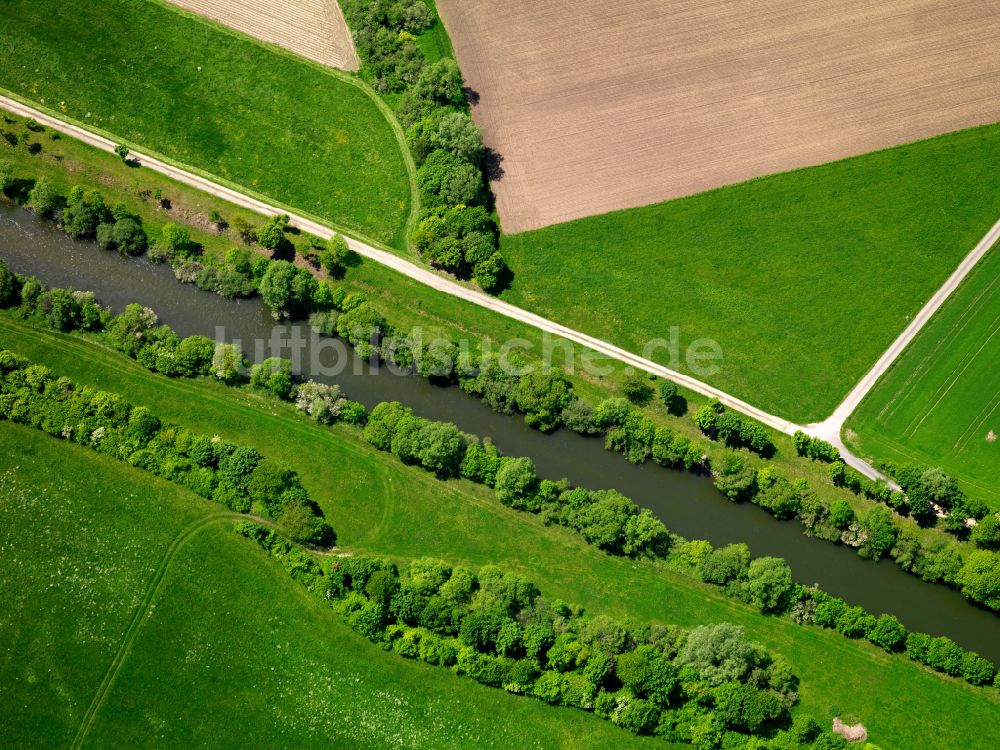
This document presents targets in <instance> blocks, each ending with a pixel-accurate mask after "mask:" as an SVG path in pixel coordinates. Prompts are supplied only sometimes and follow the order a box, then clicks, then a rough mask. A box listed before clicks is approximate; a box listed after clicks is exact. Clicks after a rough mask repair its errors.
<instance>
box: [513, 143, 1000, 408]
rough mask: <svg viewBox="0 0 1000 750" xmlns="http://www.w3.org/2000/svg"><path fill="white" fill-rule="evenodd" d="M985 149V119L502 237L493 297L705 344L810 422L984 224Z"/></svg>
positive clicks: (728, 382) (569, 320)
mask: <svg viewBox="0 0 1000 750" xmlns="http://www.w3.org/2000/svg"><path fill="white" fill-rule="evenodd" d="M998 154H1000V126H996V125H994V126H989V127H983V128H977V129H973V130H967V131H963V132H959V133H953V134H950V135H945V136H941V137H939V138H934V139H931V140H927V141H922V142H919V143H914V144H911V145H907V146H901V147H899V148H893V149H889V150H886V151H880V152H877V153H873V154H868V155H865V156H860V157H857V158H853V159H848V160H846V161H840V162H836V163H833V164H827V165H824V166H821V167H814V168H810V169H803V170H799V171H796V172H789V173H786V174H780V175H776V176H773V177H766V178H762V179H759V180H754V181H752V182H748V183H744V184H741V185H735V186H732V187H726V188H722V189H719V190H715V191H712V192H708V193H703V194H701V195H696V196H692V197H690V198H684V199H680V200H675V201H670V202H667V203H661V204H658V205H654V206H649V207H646V208H637V209H631V210H627V211H620V212H617V213H612V214H607V215H604V216H598V217H593V218H588V219H582V220H579V221H574V222H570V223H567V224H561V225H558V226H553V227H548V228H545V229H541V230H538V231H534V232H528V233H524V234H518V235H513V236H507V237H505V238H504V243H503V251H504V257H505V258H506V259H507V261H508V263H509V265H510V266H511V268H512V269H513V271H514V274H515V278H514V285H513V288H512V289H511V290H510V291H509V292H507V293H505V295H504V297H505V299H507V300H508V301H510V302H513V303H515V304H517V305H520V306H522V307H525V308H527V309H530V310H533V311H535V312H537V313H540V314H542V315H545V316H546V317H549V318H552V319H554V320H558V321H559V322H560V323H563V324H565V325H568V326H571V327H573V328H576V329H578V330H581V331H586V332H587V333H590V334H592V335H595V336H598V337H600V338H604V339H606V340H609V341H613V342H615V343H616V344H619V345H620V346H623V347H624V348H626V349H629V350H631V351H636V352H640V351H641V350H642V347H643V345H644V344H645V343H646V342H647V341H649V340H650V339H653V338H658V337H662V338H669V333H670V328H671V327H672V326H677V327H678V328H679V335H680V341H681V344H682V346H686V345H688V344H690V343H691V342H692V341H694V340H696V339H699V338H702V337H707V338H710V339H713V340H715V341H717V342H718V343H719V344H720V345H721V347H722V350H723V353H724V360H723V362H722V366H721V369H720V370H719V372H718V373H717V374H715V375H712V376H710V377H707V378H705V379H707V380H708V381H709V382H710V383H712V384H713V385H716V386H718V387H720V388H723V389H724V390H727V391H729V392H731V393H733V394H735V395H737V396H740V397H741V398H743V399H745V400H747V401H749V402H750V403H753V404H754V405H756V406H759V407H762V408H764V409H767V410H768V411H771V412H773V413H778V414H781V415H782V416H785V417H788V418H790V419H792V420H794V421H797V422H799V423H802V424H805V423H807V422H812V421H818V420H821V419H823V418H825V417H827V416H829V414H830V413H831V412H832V411H833V408H834V407H835V406H836V404H837V403H838V402H839V401H840V400H841V398H842V397H843V396H844V394H846V393H847V391H848V390H850V388H851V386H852V385H853V384H854V383H855V382H856V381H857V380H858V379H859V378H860V377H861V376H862V375H863V374H864V373H865V371H866V370H867V369H868V368H869V367H870V366H871V365H872V364H873V363H874V362H875V360H876V359H877V358H878V356H879V355H880V354H881V353H882V352H883V351H884V350H885V348H886V347H887V346H888V345H889V344H890V343H891V341H892V340H893V339H894V338H895V337H896V336H897V335H898V333H899V332H900V331H901V330H902V329H903V328H904V327H905V326H906V323H907V321H908V320H909V319H910V318H911V317H912V316H913V314H914V313H915V312H916V311H917V310H918V309H919V308H920V306H921V305H923V303H924V302H925V301H926V300H927V299H928V298H929V297H930V296H931V294H932V293H933V291H934V290H935V289H936V288H937V287H938V286H939V285H940V284H941V283H942V282H943V281H944V279H945V278H946V277H947V276H948V274H950V273H951V271H952V270H953V269H954V267H955V266H956V265H957V264H958V261H959V260H960V259H961V258H962V257H963V256H964V255H965V254H966V253H967V252H968V251H969V250H970V249H971V248H972V247H973V246H974V245H975V244H976V242H977V241H978V240H979V239H980V238H981V237H982V235H983V234H984V233H985V231H986V230H987V229H988V228H989V226H990V225H991V224H992V223H993V222H994V221H996V218H997V216H998V215H1000V172H998V171H997V170H996V169H993V168H992V166H991V165H992V164H993V163H994V162H995V161H996V158H997V155H998ZM659 355H662V352H661V353H659ZM654 359H659V360H660V361H664V363H665V364H666V361H665V360H664V357H663V356H654ZM681 364H682V365H683V364H684V363H683V362H682V363H681ZM684 369H686V366H684Z"/></svg>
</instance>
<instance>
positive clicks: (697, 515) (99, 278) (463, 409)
mask: <svg viewBox="0 0 1000 750" xmlns="http://www.w3.org/2000/svg"><path fill="white" fill-rule="evenodd" d="M3 216H5V217H6V218H5V219H4V220H3V221H2V222H0V247H4V248H6V249H4V250H2V251H0V257H2V258H3V259H4V260H5V261H6V262H7V263H8V264H9V265H10V266H11V268H12V269H13V270H16V271H19V272H22V273H28V274H32V273H33V274H37V275H39V277H40V278H42V280H43V281H45V283H47V284H48V285H51V286H60V285H62V286H77V287H82V288H87V289H91V290H93V291H95V292H96V293H97V295H98V297H99V299H101V300H103V301H105V302H106V303H107V304H110V305H112V307H115V308H117V309H121V308H122V307H124V305H125V304H126V303H128V302H132V301H138V302H141V303H142V304H147V305H150V306H151V307H153V308H154V309H155V310H156V311H157V313H158V314H159V315H160V318H161V320H162V321H163V322H165V323H167V324H169V325H171V327H173V328H174V330H175V331H176V332H177V333H178V334H179V335H182V336H187V335H194V334H201V335H207V336H209V337H214V336H217V335H219V334H220V333H221V337H222V338H225V339H226V340H230V341H232V340H238V341H240V342H242V343H243V345H244V349H245V350H247V354H248V355H251V356H252V357H253V358H254V359H256V360H258V361H260V360H262V359H263V358H265V357H266V356H288V355H289V352H288V351H285V350H283V349H279V350H277V351H274V350H261V351H258V352H256V353H255V352H254V351H253V349H254V348H255V347H253V346H252V344H251V343H250V342H256V341H262V342H263V341H281V342H285V343H286V344H287V342H290V341H294V340H301V341H302V342H303V343H304V346H303V348H301V349H300V351H299V357H300V361H301V362H303V363H310V362H313V361H321V362H324V363H325V366H326V367H327V368H329V370H330V374H326V375H323V374H319V375H317V374H315V373H314V374H313V377H315V378H316V379H318V380H321V381H324V382H329V383H335V384H339V385H341V386H342V387H343V388H344V389H345V391H346V392H347V394H348V395H349V396H350V397H352V398H355V399H357V400H359V401H361V402H362V403H364V404H365V405H366V406H368V407H371V406H373V405H374V404H376V403H378V402H380V401H387V400H400V401H402V402H404V403H406V404H407V405H409V406H411V407H413V408H414V410H415V412H416V413H417V414H418V415H419V416H423V417H426V418H429V419H435V420H442V421H449V422H453V423H455V424H457V425H458V426H459V427H460V428H461V429H463V430H465V431H467V432H471V433H474V434H478V435H489V436H491V437H492V438H493V439H494V440H495V441H496V443H497V445H498V447H499V448H500V449H501V450H502V451H504V452H505V453H507V454H509V455H525V456H530V457H531V458H532V459H533V460H534V461H535V463H536V465H537V467H538V470H539V473H540V474H541V475H542V476H544V477H548V478H551V479H559V478H561V477H567V478H569V479H570V480H571V481H572V482H573V483H574V484H577V485H582V486H588V487H595V488H599V487H614V488H615V489H617V490H619V491H621V492H623V493H624V494H626V495H627V496H629V497H631V498H632V499H634V500H635V501H636V502H637V503H639V504H640V505H641V506H642V507H647V508H650V509H651V510H652V511H653V512H654V513H655V514H656V515H657V516H658V517H659V518H660V519H661V520H663V522H664V523H665V524H666V525H667V527H668V528H670V529H671V530H673V531H675V532H676V533H679V534H681V535H683V536H685V537H688V538H699V539H707V540H709V541H710V542H712V543H713V544H715V545H717V546H718V545H722V544H726V543H733V542H746V543H748V544H749V545H750V547H751V550H752V551H753V553H754V554H755V555H771V556H777V557H783V558H785V559H786V560H787V561H788V562H789V564H790V565H791V567H792V570H793V572H794V574H795V575H796V578H797V580H798V581H799V582H800V583H803V584H805V585H810V584H812V583H819V584H820V586H821V587H822V588H823V589H824V590H826V591H828V592H829V593H831V594H833V595H835V596H840V597H842V598H844V599H846V600H847V601H849V602H851V603H852V604H860V605H862V606H863V607H865V608H866V609H868V610H870V611H872V612H873V613H875V614H878V613H881V612H890V613H892V614H895V615H896V616H898V617H899V618H900V619H901V620H902V621H903V623H904V624H905V625H906V626H907V627H908V628H910V629H914V630H920V631H926V632H930V633H933V634H935V635H948V636H950V637H952V638H953V639H954V640H956V641H957V642H958V643H960V644H962V645H964V646H966V647H967V648H971V649H974V650H976V651H979V652H980V653H982V654H983V655H985V656H987V657H988V658H993V659H998V660H1000V652H997V653H996V654H995V655H994V654H993V653H992V651H994V650H995V649H994V646H995V643H996V640H995V633H996V632H997V627H998V625H997V620H996V617H995V616H994V615H992V614H990V613H989V612H986V611H984V610H981V609H978V608H975V607H973V606H971V605H970V604H968V603H967V602H966V601H965V600H963V599H962V597H961V596H960V595H959V594H958V593H957V592H955V591H952V590H948V589H944V588H942V587H939V586H931V585H928V584H926V583H924V582H922V581H920V580H919V579H917V578H915V577H913V576H909V575H906V574H905V573H903V572H902V571H901V570H899V569H898V568H896V567H895V566H889V565H885V564H883V565H878V566H875V565H873V563H871V562H869V561H865V560H862V559H860V558H859V557H857V556H856V555H854V554H853V553H852V551H851V550H849V549H848V548H845V547H835V546H832V545H828V544H823V543H820V542H818V541H816V540H811V539H808V538H806V537H804V536H803V535H802V534H801V533H800V530H799V528H798V527H797V526H796V525H795V524H793V523H781V522H776V521H775V520H774V519H773V518H771V517H770V516H769V515H768V514H767V513H765V512H764V511H763V510H761V509H760V508H758V507H756V506H754V505H751V504H733V503H731V502H730V501H728V500H726V499H725V498H723V497H722V496H721V495H720V494H719V493H718V492H717V491H716V490H715V488H714V487H713V486H712V484H711V483H710V482H709V481H707V480H706V479H704V478H701V477H697V476H695V475H692V474H687V473H681V472H676V471H670V470H667V469H663V468H661V467H658V466H652V465H642V466H634V465H631V464H628V463H626V462H624V461H622V460H621V459H620V458H619V457H618V456H615V455H614V454H613V453H610V452H608V451H607V450H605V448H604V446H603V445H602V443H601V442H600V441H599V440H594V439H588V438H584V437H582V436H580V435H577V434H575V433H573V432H570V431H566V430H563V431H559V432H557V433H555V434H553V435H543V434H541V433H539V432H537V431H536V430H533V429H530V428H529V427H527V426H526V425H525V423H524V421H523V420H522V419H520V418H519V417H514V416H508V415H501V414H497V413H496V412H494V411H492V410H490V409H489V408H487V407H486V406H485V405H484V404H483V403H482V402H481V401H479V400H477V399H474V398H472V397H470V396H468V395H466V394H465V393H463V392H462V391H460V390H459V389H457V388H442V387H439V386H436V385H434V384H432V383H431V382H429V381H427V380H425V379H424V378H421V377H417V376H399V375H396V374H393V371H391V370H389V369H387V368H384V367H382V368H379V369H378V370H373V369H372V368H371V367H370V365H369V364H368V363H365V362H361V361H359V360H358V359H357V357H356V355H355V354H354V352H353V350H352V349H350V348H349V347H343V346H342V345H341V346H340V347H339V348H338V347H335V346H334V347H330V346H329V345H328V344H324V343H323V339H322V338H321V337H319V336H317V335H316V334H315V333H313V332H312V331H311V330H310V329H309V328H308V326H306V325H304V324H287V323H286V324H281V325H279V326H275V325H274V321H273V319H271V317H270V315H269V314H268V312H267V310H266V308H265V307H264V306H263V305H262V304H261V303H260V301H259V300H256V299H250V300H242V301H231V300H226V299H224V298H222V297H220V296H218V295H214V294H210V293H207V292H202V291H201V290H199V289H197V288H196V287H194V286H193V285H181V284H178V283H177V281H176V280H175V279H174V277H173V274H172V273H171V272H170V270H169V268H168V267H167V266H164V265H153V264H150V263H148V262H146V261H145V260H143V259H138V260H136V259H125V258H122V257H121V256H119V255H117V254H114V253H106V252H101V251H100V250H99V249H98V248H97V247H96V246H94V245H93V244H91V243H80V242H74V241H73V240H70V239H69V238H68V237H66V236H65V235H64V234H63V233H62V232H60V231H59V230H57V229H56V228H55V227H53V226H51V225H49V224H46V223H39V222H37V221H35V219H34V217H32V216H31V215H30V214H29V213H27V212H25V211H23V210H17V209H13V210H7V211H5V212H4V214H3ZM4 335H5V337H10V338H11V340H15V339H16V340H17V341H18V342H19V346H21V347H29V348H32V350H31V351H25V354H28V355H29V356H32V357H34V356H35V353H34V350H33V347H34V346H35V345H34V344H32V343H31V339H32V338H33V336H31V335H28V334H26V333H20V334H19V333H17V331H15V330H13V329H11V328H10V323H7V322H6V321H4ZM327 341H329V340H327ZM45 356H46V357H51V356H52V354H51V353H49V354H47V355H45ZM334 356H337V357H339V358H340V359H339V362H338V361H337V360H335V359H334ZM69 359H73V358H69ZM53 366H54V365H53ZM65 367H72V363H71V362H70V361H63V362H61V363H60V364H59V367H57V368H56V369H60V370H62V369H64V368H65ZM334 370H339V372H336V373H333V371H334ZM67 374H71V375H72V374H73V372H67ZM206 429H207V428H206Z"/></svg>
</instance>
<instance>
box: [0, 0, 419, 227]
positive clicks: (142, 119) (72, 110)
mask: <svg viewBox="0 0 1000 750" xmlns="http://www.w3.org/2000/svg"><path fill="white" fill-rule="evenodd" d="M0 32H2V35H3V38H4V45H3V46H2V48H0V69H2V70H3V74H2V75H0V86H3V87H5V88H7V89H9V90H10V91H12V92H14V93H15V94H17V95H19V96H21V97H25V98H27V99H29V100H31V101H33V102H38V103H39V104H41V105H43V106H46V107H48V108H50V109H52V110H54V111H56V113H57V114H59V113H61V116H64V117H69V118H72V119H75V120H77V121H79V122H81V123H83V124H84V125H85V126H86V127H89V128H99V129H101V130H104V131H106V132H108V133H111V134H114V137H116V138H120V139H121V140H123V141H127V142H131V143H134V144H135V145H137V146H141V147H143V148H146V149H152V150H154V151H157V152H159V153H162V154H164V155H165V156H166V157H167V158H168V159H171V160H174V161H177V162H180V163H184V164H190V165H192V166H193V167H196V168H198V169H201V170H204V171H206V172H208V173H211V174H214V175H219V176H220V177H222V178H224V179H226V180H229V181H231V182H233V183H236V184H238V185H242V186H245V187H246V188H248V189H250V190H252V191H254V192H257V193H260V194H263V195H266V196H271V197H274V198H275V199H277V200H279V201H280V202H282V203H289V204H292V205H295V206H297V207H300V208H301V209H303V210H305V211H308V212H311V213H314V214H317V215H319V216H321V217H324V218H326V219H328V220H330V221H332V222H334V223H336V224H338V225H341V226H344V227H346V228H347V229H349V230H351V231H354V232H359V233H363V234H365V235H370V236H372V237H374V238H375V239H376V240H379V241H381V242H385V243H390V244H397V245H401V244H403V243H404V242H405V239H406V234H407V228H408V222H409V219H410V209H411V205H412V203H413V199H412V195H411V193H412V185H411V176H410V174H409V172H408V170H409V169H410V168H412V165H409V166H408V162H407V159H408V155H404V151H403V150H402V149H401V145H402V144H401V143H400V140H399V139H400V138H401V133H398V132H397V130H398V127H395V123H394V120H392V119H391V116H390V115H388V114H387V112H386V111H385V110H384V107H381V106H380V103H379V102H378V101H377V99H376V97H375V96H374V94H373V93H372V92H370V90H368V89H367V87H366V86H364V85H363V84H361V83H360V81H358V80H357V79H355V78H353V77H351V76H348V75H346V74H342V73H339V72H337V71H333V70H331V69H327V68H324V67H322V66H319V65H315V64H311V63H308V62H306V61H304V60H301V59H299V58H296V57H294V56H291V55H288V54H279V53H277V52H276V51H274V50H273V49H272V48H269V47H266V46H262V45H261V44H259V43H256V42H254V41H251V40H250V39H248V38H246V37H243V36H240V35H237V34H235V33H230V32H227V31H224V30H223V29H222V27H220V26H218V25H216V24H212V23H209V22H203V21H202V20H199V19H197V18H195V17H192V16H188V15H183V14H180V13H177V12H175V11H174V10H171V9H169V8H168V7H166V6H161V5H159V4H157V3H150V2H143V1H141V0H114V2H112V3H110V4H109V3H106V2H96V1H95V0H88V1H86V2H79V3H74V4H73V5H72V6H67V5H65V4H64V3H58V2H50V1H49V0H42V2H34V1H32V2H20V1H17V2H14V3H7V4H5V5H4V8H3V11H2V13H0ZM151 71H155V75H152V74H151ZM262 144H266V147H264V148H262V147H261V146H262Z"/></svg>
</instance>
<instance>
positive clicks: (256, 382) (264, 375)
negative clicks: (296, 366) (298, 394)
mask: <svg viewBox="0 0 1000 750" xmlns="http://www.w3.org/2000/svg"><path fill="white" fill-rule="evenodd" d="M250 385H252V386H253V387H254V388H261V389H263V390H268V391H270V392H271V393H273V394H274V395H275V396H277V397H278V398H282V399H285V398H288V396H289V394H291V392H292V385H293V383H292V363H291V361H289V360H287V359H282V358H281V357H268V358H267V359H265V360H264V361H263V362H261V363H260V364H259V365H254V366H253V367H252V368H251V370H250Z"/></svg>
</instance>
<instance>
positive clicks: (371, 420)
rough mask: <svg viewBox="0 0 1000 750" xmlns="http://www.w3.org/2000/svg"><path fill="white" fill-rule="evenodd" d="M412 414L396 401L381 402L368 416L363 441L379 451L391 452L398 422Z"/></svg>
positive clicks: (407, 408)
mask: <svg viewBox="0 0 1000 750" xmlns="http://www.w3.org/2000/svg"><path fill="white" fill-rule="evenodd" d="M411 414H413V410H412V409H410V408H409V407H407V406H403V405H402V404H401V403H399V402H398V401H383V402H382V403H380V404H378V405H377V406H376V407H375V408H374V409H372V413H371V414H369V415H368V424H366V425H365V432H364V435H365V440H367V441H368V442H369V443H370V444H372V445H374V446H375V447H376V448H378V449H379V450H380V451H390V450H392V439H393V437H394V436H395V434H396V426H397V425H398V424H399V421H400V420H401V419H403V418H405V417H409V416H410V415H411Z"/></svg>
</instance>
